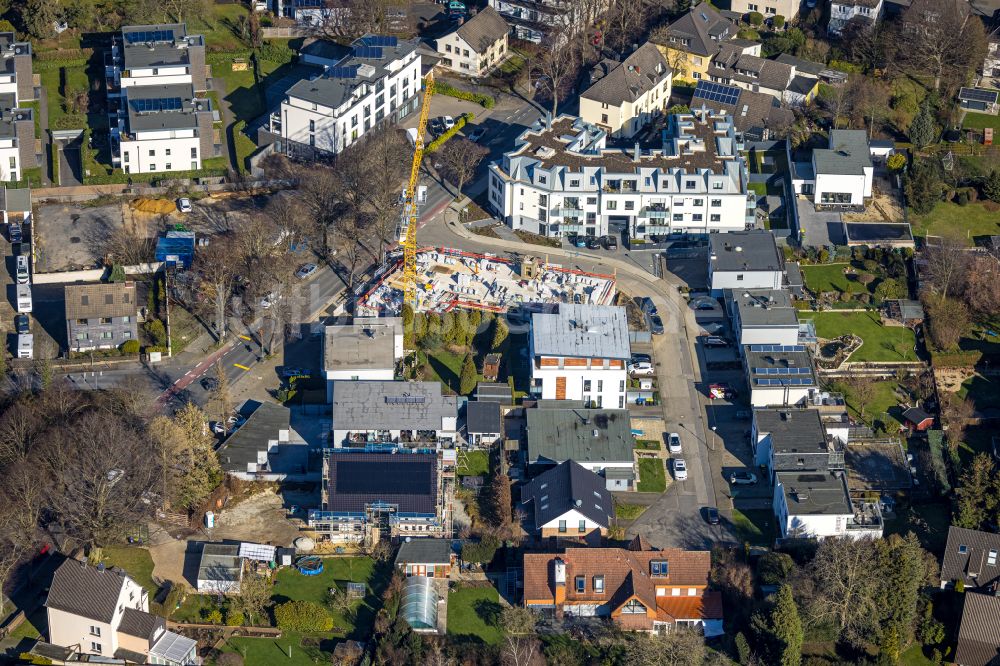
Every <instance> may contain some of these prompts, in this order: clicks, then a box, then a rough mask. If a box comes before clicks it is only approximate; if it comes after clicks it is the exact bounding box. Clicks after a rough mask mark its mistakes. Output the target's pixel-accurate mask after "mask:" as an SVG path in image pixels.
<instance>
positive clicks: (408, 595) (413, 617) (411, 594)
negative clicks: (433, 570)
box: [400, 576, 438, 631]
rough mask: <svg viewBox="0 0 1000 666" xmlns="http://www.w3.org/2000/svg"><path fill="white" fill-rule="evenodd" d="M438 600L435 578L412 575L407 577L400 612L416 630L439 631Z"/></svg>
mask: <svg viewBox="0 0 1000 666" xmlns="http://www.w3.org/2000/svg"><path fill="white" fill-rule="evenodd" d="M437 602H438V599H437V591H435V589H434V579H433V578H427V577H426V576H411V577H410V578H407V579H406V587H405V589H404V590H403V604H402V606H401V607H400V612H401V613H402V614H403V617H404V618H405V619H406V621H407V623H408V624H409V625H410V627H411V628H413V630H414V631H437V617H438V608H437Z"/></svg>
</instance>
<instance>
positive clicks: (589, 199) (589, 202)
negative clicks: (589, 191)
mask: <svg viewBox="0 0 1000 666" xmlns="http://www.w3.org/2000/svg"><path fill="white" fill-rule="evenodd" d="M587 205H588V206H596V205H597V197H587Z"/></svg>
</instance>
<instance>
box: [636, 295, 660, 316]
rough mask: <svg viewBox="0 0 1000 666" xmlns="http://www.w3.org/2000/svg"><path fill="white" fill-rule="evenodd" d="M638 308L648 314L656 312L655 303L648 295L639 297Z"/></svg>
mask: <svg viewBox="0 0 1000 666" xmlns="http://www.w3.org/2000/svg"><path fill="white" fill-rule="evenodd" d="M639 308H640V309H641V310H642V311H643V312H646V313H648V314H651V315H655V314H656V303H654V302H653V299H652V298H650V297H649V296H643V297H642V298H640V299H639Z"/></svg>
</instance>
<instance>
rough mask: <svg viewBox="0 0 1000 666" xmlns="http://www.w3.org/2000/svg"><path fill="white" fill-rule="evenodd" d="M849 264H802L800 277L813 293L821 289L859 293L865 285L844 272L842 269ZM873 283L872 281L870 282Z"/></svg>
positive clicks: (821, 290)
mask: <svg viewBox="0 0 1000 666" xmlns="http://www.w3.org/2000/svg"><path fill="white" fill-rule="evenodd" d="M849 265H850V264H846V263H843V264H819V265H816V266H803V267H802V279H803V280H805V283H806V287H808V288H809V291H811V292H813V293H820V292H823V291H836V292H845V291H846V292H848V293H851V294H860V293H863V292H864V291H865V286H864V285H863V284H861V283H860V282H858V281H857V280H855V279H853V276H851V277H848V276H847V275H845V274H844V269H845V268H847V267H848V266H849ZM872 284H874V283H872Z"/></svg>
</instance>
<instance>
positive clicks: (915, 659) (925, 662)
mask: <svg viewBox="0 0 1000 666" xmlns="http://www.w3.org/2000/svg"><path fill="white" fill-rule="evenodd" d="M899 663H900V664H902V665H903V666H934V665H935V663H936V662H933V661H931V660H930V659H928V658H927V657H925V656H924V646H923V645H921V644H920V643H914V644H913V645H911V646H910V647H909V648H908V649H907V650H906V651H905V652H903V654H901V655H900V656H899Z"/></svg>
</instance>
